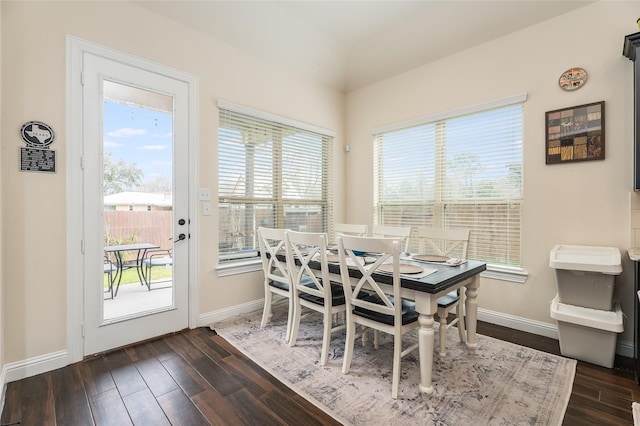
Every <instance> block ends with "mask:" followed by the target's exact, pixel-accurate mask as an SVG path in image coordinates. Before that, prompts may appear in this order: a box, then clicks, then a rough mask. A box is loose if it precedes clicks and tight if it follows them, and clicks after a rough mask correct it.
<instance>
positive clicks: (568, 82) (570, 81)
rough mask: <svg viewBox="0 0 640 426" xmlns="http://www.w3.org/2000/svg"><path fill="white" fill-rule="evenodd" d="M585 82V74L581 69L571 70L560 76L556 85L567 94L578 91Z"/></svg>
mask: <svg viewBox="0 0 640 426" xmlns="http://www.w3.org/2000/svg"><path fill="white" fill-rule="evenodd" d="M586 82H587V72H586V71H585V70H584V69H583V68H571V69H568V70H566V71H565V72H563V73H562V75H561V76H560V79H559V80H558V85H559V86H560V88H561V89H562V90H566V91H568V92H570V91H572V90H578V89H579V88H581V87H582V86H584V84H585V83H586Z"/></svg>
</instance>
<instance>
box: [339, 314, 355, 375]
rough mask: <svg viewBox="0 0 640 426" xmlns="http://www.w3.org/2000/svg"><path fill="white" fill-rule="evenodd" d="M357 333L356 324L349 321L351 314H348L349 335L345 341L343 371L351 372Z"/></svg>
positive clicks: (345, 372)
mask: <svg viewBox="0 0 640 426" xmlns="http://www.w3.org/2000/svg"><path fill="white" fill-rule="evenodd" d="M355 334H356V325H355V323H354V322H352V321H349V315H348V314H347V335H346V338H345V341H344V358H343V359H342V373H344V374H347V373H349V369H350V368H351V358H352V356H353V344H354V340H355Z"/></svg>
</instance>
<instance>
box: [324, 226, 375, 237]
mask: <svg viewBox="0 0 640 426" xmlns="http://www.w3.org/2000/svg"><path fill="white" fill-rule="evenodd" d="M333 230H334V232H335V233H336V236H338V235H355V236H357V237H366V236H367V233H368V232H369V227H368V226H367V225H365V224H359V223H358V224H357V223H334V224H333Z"/></svg>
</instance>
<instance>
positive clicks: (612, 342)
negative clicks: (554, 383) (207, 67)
mask: <svg viewBox="0 0 640 426" xmlns="http://www.w3.org/2000/svg"><path fill="white" fill-rule="evenodd" d="M551 318H553V319H555V320H556V321H557V322H558V335H559V338H560V353H562V355H564V356H567V357H571V358H575V359H579V360H582V361H586V362H590V363H592V364H597V365H600V366H603V367H607V368H612V367H613V362H614V359H615V355H616V342H617V338H618V333H621V332H622V331H623V330H624V326H623V323H622V321H623V319H622V309H621V308H620V304H619V303H618V302H617V301H616V302H614V309H613V310H611V311H604V310H601V309H591V308H583V307H581V306H575V305H568V304H565V303H560V301H559V298H558V296H557V295H556V297H555V298H554V299H553V301H552V302H551Z"/></svg>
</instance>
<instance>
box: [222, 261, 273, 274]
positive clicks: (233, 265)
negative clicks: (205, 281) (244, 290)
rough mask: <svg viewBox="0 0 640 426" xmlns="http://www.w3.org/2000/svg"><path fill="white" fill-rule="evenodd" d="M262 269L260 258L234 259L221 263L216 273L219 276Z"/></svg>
mask: <svg viewBox="0 0 640 426" xmlns="http://www.w3.org/2000/svg"><path fill="white" fill-rule="evenodd" d="M261 270H262V261H261V260H260V258H257V259H251V260H246V261H232V262H223V263H219V264H218V266H216V274H218V276H219V277H228V276H230V275H236V274H244V273H247V272H256V271H261Z"/></svg>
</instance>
